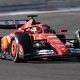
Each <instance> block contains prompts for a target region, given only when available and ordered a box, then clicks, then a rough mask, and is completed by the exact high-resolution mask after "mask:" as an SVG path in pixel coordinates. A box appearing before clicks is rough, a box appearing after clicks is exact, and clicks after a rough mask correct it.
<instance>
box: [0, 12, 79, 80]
mask: <svg viewBox="0 0 80 80" xmlns="http://www.w3.org/2000/svg"><path fill="white" fill-rule="evenodd" d="M14 18H20V19H22V18H25V16H23V17H22V16H17V17H14V16H12V17H10V16H9V17H1V18H0V19H4V20H5V19H14ZM39 20H40V21H41V22H42V23H47V24H49V25H50V26H52V27H54V29H56V30H57V31H58V29H60V28H68V33H67V36H68V35H69V36H68V37H69V38H71V37H73V34H74V32H75V31H76V30H77V29H78V28H80V27H79V25H80V12H75V13H74V12H67V13H52V14H46V15H39ZM12 31H13V30H6V31H5V32H4V30H0V33H2V35H4V34H3V33H5V34H9V33H10V32H12ZM0 80H80V63H79V62H77V60H76V58H71V59H68V60H64V59H63V60H60V61H59V60H55V61H52V62H51V61H29V62H28V63H26V62H24V63H13V62H12V61H10V60H0Z"/></svg>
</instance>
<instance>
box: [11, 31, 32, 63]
mask: <svg viewBox="0 0 80 80" xmlns="http://www.w3.org/2000/svg"><path fill="white" fill-rule="evenodd" d="M31 49H32V42H31V38H30V36H29V35H28V34H27V33H18V34H15V35H14V36H13V37H12V40H11V47H10V55H11V59H12V61H14V62H19V61H21V60H23V59H24V57H25V55H26V54H28V53H30V52H31Z"/></svg>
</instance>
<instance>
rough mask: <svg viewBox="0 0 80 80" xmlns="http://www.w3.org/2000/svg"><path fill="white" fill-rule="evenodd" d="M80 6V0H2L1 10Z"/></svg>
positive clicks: (0, 1) (0, 0) (0, 3)
mask: <svg viewBox="0 0 80 80" xmlns="http://www.w3.org/2000/svg"><path fill="white" fill-rule="evenodd" d="M71 7H80V0H0V12H1V11H17V10H52V9H58V8H71Z"/></svg>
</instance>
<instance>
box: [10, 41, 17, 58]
mask: <svg viewBox="0 0 80 80" xmlns="http://www.w3.org/2000/svg"><path fill="white" fill-rule="evenodd" d="M16 50H17V48H16V41H15V40H13V41H12V45H11V55H12V57H15V56H16Z"/></svg>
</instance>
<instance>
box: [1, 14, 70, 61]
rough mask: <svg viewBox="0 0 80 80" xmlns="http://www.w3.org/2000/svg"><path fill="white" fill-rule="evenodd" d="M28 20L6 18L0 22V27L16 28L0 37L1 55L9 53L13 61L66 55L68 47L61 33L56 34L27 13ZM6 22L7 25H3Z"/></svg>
mask: <svg viewBox="0 0 80 80" xmlns="http://www.w3.org/2000/svg"><path fill="white" fill-rule="evenodd" d="M28 17H31V19H29V20H27V21H26V20H23V21H20V20H15V21H13V20H7V21H2V22H0V23H1V24H0V28H14V26H16V27H18V28H17V30H15V31H14V32H12V33H10V34H9V35H6V36H3V37H1V39H0V40H1V57H4V58H6V57H7V56H8V55H10V57H11V59H12V60H13V61H14V62H18V61H19V60H21V59H30V58H53V57H54V56H67V55H69V49H68V48H67V47H66V46H65V44H64V42H65V41H64V40H63V39H62V38H65V36H64V35H63V34H56V32H55V31H54V30H52V29H51V28H50V26H48V25H46V24H40V23H39V22H36V21H35V20H34V18H33V17H36V15H29V16H28ZM4 23H5V24H7V25H4Z"/></svg>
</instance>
